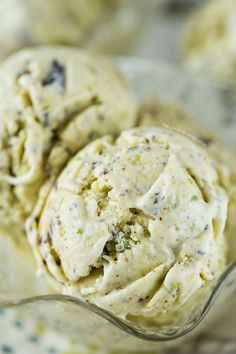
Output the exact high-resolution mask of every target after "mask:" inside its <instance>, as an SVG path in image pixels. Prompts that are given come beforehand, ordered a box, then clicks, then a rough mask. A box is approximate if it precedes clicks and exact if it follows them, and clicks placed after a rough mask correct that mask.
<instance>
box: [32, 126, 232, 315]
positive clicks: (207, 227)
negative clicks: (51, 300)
mask: <svg viewBox="0 0 236 354" xmlns="http://www.w3.org/2000/svg"><path fill="white" fill-rule="evenodd" d="M227 205H228V197H227V195H226V193H225V191H224V189H223V188H222V187H221V183H220V179H219V176H218V172H217V169H216V168H215V165H214V163H213V161H212V160H211V158H210V157H208V155H207V152H206V151H205V149H204V147H202V146H201V145H199V144H198V143H197V142H195V141H192V140H190V139H189V138H188V137H186V136H184V135H181V134H179V133H177V132H175V131H174V130H171V129H166V128H157V127H140V128H133V129H131V130H127V131H124V132H122V133H121V135H120V136H119V137H118V138H114V137H112V136H104V137H102V138H100V139H97V140H95V141H94V142H92V143H90V144H88V145H87V146H86V147H85V148H83V149H82V150H80V151H79V152H78V153H77V154H76V155H75V157H74V158H73V159H72V160H71V161H70V162H69V164H68V165H67V166H66V167H65V169H64V170H63V172H62V173H61V174H60V176H59V177H58V179H57V180H56V182H55V183H54V186H53V188H52V189H51V191H50V193H49V194H48V195H47V196H44V198H41V200H39V202H38V205H37V207H36V209H35V212H34V213H33V215H32V217H31V218H30V219H29V221H28V224H27V231H28V236H29V240H30V243H31V245H32V247H33V250H34V253H35V256H36V258H37V261H38V267H39V270H40V273H42V274H43V275H44V276H45V277H46V278H47V279H48V281H49V282H50V284H52V285H53V286H54V287H55V289H56V290H57V291H59V292H63V293H64V294H70V295H73V296H75V297H78V298H80V299H82V300H83V301H86V302H91V303H94V304H96V305H97V306H99V307H102V308H103V309H106V310H108V311H110V312H112V313H113V314H115V315H117V316H119V317H121V318H123V319H129V318H136V319H137V318H139V317H142V318H147V319H148V318H149V319H154V320H155V319H158V318H159V316H161V315H163V314H168V313H172V312H174V311H175V310H176V309H178V308H181V307H182V306H184V305H185V304H186V303H188V302H189V301H191V298H192V297H193V296H195V295H196V294H197V293H198V292H199V291H200V289H202V288H204V287H205V286H208V285H209V284H211V283H212V282H214V281H216V280H217V278H218V277H219V276H220V274H221V273H222V272H223V270H224V269H225V265H226V252H227V247H226V240H225V236H224V229H225V223H226V218H227Z"/></svg>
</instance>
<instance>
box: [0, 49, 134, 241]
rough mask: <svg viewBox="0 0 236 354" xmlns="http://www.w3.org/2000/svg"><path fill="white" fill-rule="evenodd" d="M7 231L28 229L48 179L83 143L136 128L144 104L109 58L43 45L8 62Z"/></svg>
mask: <svg viewBox="0 0 236 354" xmlns="http://www.w3.org/2000/svg"><path fill="white" fill-rule="evenodd" d="M0 96H1V104H0V193H1V198H0V231H3V233H7V232H9V231H10V232H15V233H16V234H20V231H22V230H23V228H24V221H25V218H26V217H27V216H28V215H29V214H30V212H31V211H32V210H33V208H34V205H35V203H36V201H37V198H38V193H39V190H40V187H41V186H42V184H43V183H44V182H45V180H47V182H48V184H49V185H50V182H51V181H52V180H53V178H54V177H55V175H57V174H58V172H59V171H60V170H61V168H62V167H63V165H64V164H65V163H66V161H68V159H69V157H70V156H72V155H73V154H74V153H75V152H76V151H77V150H78V149H79V148H81V147H82V146H83V145H84V144H86V143H87V142H88V141H90V140H93V139H94V138H96V137H98V136H101V135H103V134H106V133H114V134H118V133H119V132H120V131H121V130H123V129H126V128H129V127H132V126H133V125H134V122H135V119H136V103H135V100H134V98H133V95H132V93H130V91H129V87H128V85H127V82H126V80H125V79H124V78H123V77H122V76H121V75H120V73H119V72H118V71H117V70H116V69H115V68H114V67H113V66H112V64H110V63H109V62H107V61H106V60H105V59H101V58H98V57H94V56H93V57H92V56H90V55H89V54H86V53H83V52H81V51H79V50H76V49H68V48H63V47H41V48H40V47H39V48H35V49H32V50H25V51H22V52H19V53H18V54H16V55H14V56H13V57H11V58H9V59H8V60H6V61H5V62H4V63H3V64H2V65H1V67H0Z"/></svg>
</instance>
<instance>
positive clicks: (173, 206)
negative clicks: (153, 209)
mask: <svg viewBox="0 0 236 354" xmlns="http://www.w3.org/2000/svg"><path fill="white" fill-rule="evenodd" d="M178 206H179V201H178V200H176V201H175V203H174V204H173V205H172V209H176V208H178Z"/></svg>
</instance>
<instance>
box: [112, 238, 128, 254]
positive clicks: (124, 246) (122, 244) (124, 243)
mask: <svg viewBox="0 0 236 354" xmlns="http://www.w3.org/2000/svg"><path fill="white" fill-rule="evenodd" d="M130 249H131V244H130V240H126V239H124V238H122V239H120V240H119V242H118V243H117V244H116V252H124V250H130Z"/></svg>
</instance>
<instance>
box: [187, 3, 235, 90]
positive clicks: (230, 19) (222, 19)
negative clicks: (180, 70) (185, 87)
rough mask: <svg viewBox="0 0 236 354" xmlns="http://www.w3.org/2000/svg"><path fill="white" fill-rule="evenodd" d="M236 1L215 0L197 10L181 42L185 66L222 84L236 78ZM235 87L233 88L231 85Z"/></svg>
mask: <svg viewBox="0 0 236 354" xmlns="http://www.w3.org/2000/svg"><path fill="white" fill-rule="evenodd" d="M235 34H236V1H235V0H224V1H222V0H214V1H208V2H206V4H205V5H203V6H202V7H200V8H199V9H197V10H196V12H195V13H194V15H193V16H192V17H191V18H190V19H189V21H188V23H187V26H186V29H185V38H184V57H185V62H186V64H187V65H188V66H189V67H191V68H193V69H200V70H204V71H207V72H208V73H210V74H212V75H213V76H215V77H217V78H218V79H220V80H223V81H224V82H232V81H233V82H234V81H235V78H236V70H235V60H236V59H235V58H236V42H235ZM234 86H235V84H234Z"/></svg>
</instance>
